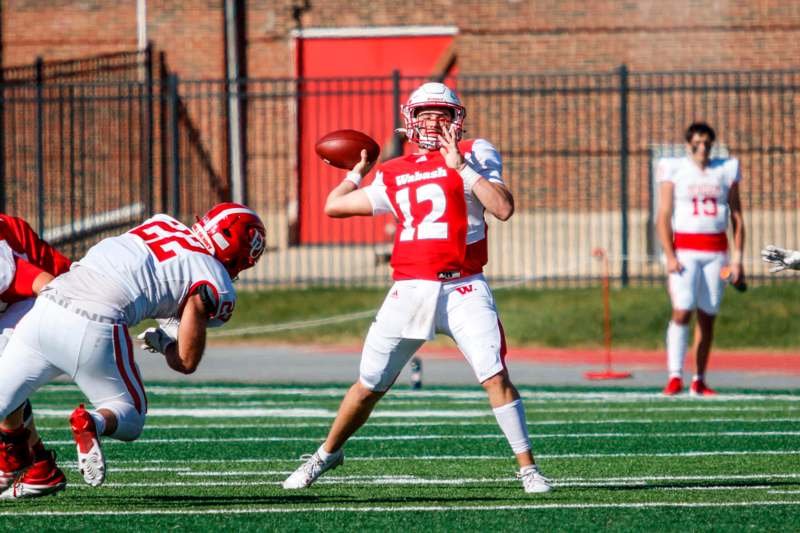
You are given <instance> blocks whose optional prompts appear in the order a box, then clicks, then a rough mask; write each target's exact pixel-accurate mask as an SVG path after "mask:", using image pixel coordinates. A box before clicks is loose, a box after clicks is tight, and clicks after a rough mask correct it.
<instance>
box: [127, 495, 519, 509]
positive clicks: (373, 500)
mask: <svg viewBox="0 0 800 533" xmlns="http://www.w3.org/2000/svg"><path fill="white" fill-rule="evenodd" d="M137 499H138V500H140V501H142V502H143V503H145V504H146V505H151V502H152V503H153V504H157V505H164V504H170V503H174V504H180V505H181V506H182V507H187V506H188V507H205V506H209V505H221V506H227V505H253V504H265V505H278V504H284V505H291V504H298V503H314V504H326V503H329V504H338V505H341V504H354V505H355V504H366V503H370V504H379V503H380V504H399V503H405V504H409V503H492V502H498V501H504V502H505V501H508V499H509V498H508V496H506V497H492V496H486V495H480V496H477V495H476V496H456V497H453V496H431V497H424V496H415V497H408V496H402V497H396V498H392V497H359V496H350V495H346V496H345V495H333V494H318V495H311V494H309V495H301V494H291V495H278V496H269V495H252V496H247V495H227V496H224V495H208V496H194V495H180V496H178V495H156V494H148V495H143V496H139V497H138V498H137Z"/></svg>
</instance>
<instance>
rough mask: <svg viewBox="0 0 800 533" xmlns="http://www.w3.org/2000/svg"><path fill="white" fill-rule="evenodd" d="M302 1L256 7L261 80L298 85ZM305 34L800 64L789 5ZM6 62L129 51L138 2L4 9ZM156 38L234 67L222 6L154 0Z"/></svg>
mask: <svg viewBox="0 0 800 533" xmlns="http://www.w3.org/2000/svg"><path fill="white" fill-rule="evenodd" d="M295 3H298V2H296V1H293V0H279V1H275V2H261V1H255V0H250V1H248V2H247V6H246V12H247V30H246V33H247V45H248V51H247V57H248V69H249V72H250V73H251V75H253V76H290V75H292V73H293V68H294V61H293V48H292V40H291V38H290V31H291V30H292V29H294V28H295V26H296V23H295V21H294V19H293V18H292V5H293V4H295ZM311 4H312V7H311V9H310V10H309V11H307V12H305V13H304V14H303V15H302V17H301V19H300V21H301V24H302V26H303V27H306V28H310V27H341V26H386V25H411V24H422V25H430V24H437V25H455V26H458V27H459V30H460V34H459V37H458V39H457V52H458V57H459V63H460V67H461V69H462V72H465V73H475V72H505V71H509V70H513V71H523V72H543V71H544V72H546V71H556V70H579V71H586V70H590V71H604V70H609V69H611V68H613V67H615V66H617V65H619V64H622V63H627V64H628V65H629V66H630V67H631V69H632V70H697V69H721V68H736V69H771V68H792V67H798V66H800V3H798V2H785V1H783V0H761V1H744V0H729V1H720V0H717V1H715V0H678V1H674V2H663V1H661V0H643V1H637V2H618V1H612V0H597V1H592V2H585V1H582V0H565V1H555V0H537V1H535V2H534V1H515V0H506V1H499V0H494V1H486V0H458V1H456V0H429V1H419V0H413V1H410V2H404V3H403V4H402V9H401V8H400V4H398V3H397V2H396V1H394V0H391V1H387V0H348V1H343V0H326V1H324V2H323V1H320V0H313V1H312V2H311ZM2 16H3V64H4V65H16V64H21V63H28V62H32V61H33V59H34V58H35V57H36V56H37V55H43V56H45V57H46V58H47V59H58V58H71V57H80V56H85V55H91V54H95V53H102V52H110V51H118V50H129V49H131V48H133V47H135V45H136V3H135V2H134V1H129V2H117V1H113V0H72V1H70V0H60V1H52V0H4V1H3V2H2ZM147 26H148V27H147V30H148V37H149V38H150V39H151V40H153V41H154V42H155V44H156V46H157V47H158V48H159V49H163V50H166V51H167V53H168V56H169V59H170V63H171V64H172V65H174V67H175V69H176V70H177V71H178V73H179V74H180V75H181V76H184V77H220V76H221V75H222V74H223V69H224V48H223V47H224V13H223V1H222V0H183V1H181V2H172V1H168V0H149V1H148V2H147Z"/></svg>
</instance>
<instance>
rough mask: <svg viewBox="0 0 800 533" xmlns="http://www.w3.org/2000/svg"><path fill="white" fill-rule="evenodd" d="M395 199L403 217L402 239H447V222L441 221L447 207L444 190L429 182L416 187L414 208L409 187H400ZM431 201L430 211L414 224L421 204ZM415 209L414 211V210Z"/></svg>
mask: <svg viewBox="0 0 800 533" xmlns="http://www.w3.org/2000/svg"><path fill="white" fill-rule="evenodd" d="M395 201H396V202H397V205H398V207H399V208H400V212H401V214H402V218H403V230H402V231H401V232H400V241H413V240H414V239H415V238H416V239H420V240H423V239H447V222H439V220H441V218H442V217H443V216H444V213H445V210H446V209H447V197H446V196H445V194H444V190H442V188H441V187H440V186H439V185H437V184H435V183H428V184H426V185H422V186H421V187H417V188H416V189H414V207H415V209H413V210H412V204H411V191H410V189H409V188H405V189H400V190H398V191H397V193H396V194H395ZM423 202H430V203H431V210H430V212H429V213H428V214H427V215H425V216H424V217H422V220H420V221H419V223H418V224H417V225H416V227H415V226H414V214H413V212H417V215H418V216H417V219H419V217H420V214H419V213H418V211H419V209H420V207H419V206H420V204H422V203H423ZM412 211H413V212H412Z"/></svg>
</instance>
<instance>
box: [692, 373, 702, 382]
mask: <svg viewBox="0 0 800 533" xmlns="http://www.w3.org/2000/svg"><path fill="white" fill-rule="evenodd" d="M703 377H704V376H703V374H695V375H694V377H693V378H692V381H703Z"/></svg>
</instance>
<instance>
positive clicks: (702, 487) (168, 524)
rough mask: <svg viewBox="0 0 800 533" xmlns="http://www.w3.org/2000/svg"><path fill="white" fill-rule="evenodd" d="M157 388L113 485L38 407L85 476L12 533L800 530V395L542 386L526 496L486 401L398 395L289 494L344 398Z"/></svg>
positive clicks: (10, 521) (111, 476) (111, 456)
mask: <svg viewBox="0 0 800 533" xmlns="http://www.w3.org/2000/svg"><path fill="white" fill-rule="evenodd" d="M344 390H345V389H344V387H343V386H338V385H331V386H324V387H319V386H315V387H303V388H296V387H293V388H289V387H277V386H252V385H247V386H238V385H220V384H209V385H202V386H197V385H192V386H176V385H166V384H164V385H154V384H151V385H150V386H149V388H148V392H149V400H150V416H149V419H148V423H147V427H146V428H145V431H144V434H143V435H142V437H141V438H140V439H139V440H138V441H137V442H135V443H119V442H115V441H111V440H104V444H105V448H104V449H105V453H106V457H107V461H108V465H109V466H108V476H107V478H106V483H105V485H104V486H102V487H100V488H91V487H89V486H87V485H84V484H83V482H82V480H81V478H80V477H79V474H77V472H75V470H74V468H75V465H74V460H75V451H74V448H73V445H72V443H71V440H70V434H69V432H68V430H67V422H66V416H67V414H68V413H69V411H70V410H71V409H72V408H73V407H74V405H75V404H77V403H78V402H79V401H80V400H81V395H80V393H79V392H78V391H77V389H75V388H74V387H73V386H72V385H67V384H55V385H51V386H49V387H47V388H45V389H43V390H42V391H40V392H39V393H37V395H36V396H35V398H34V406H35V409H37V410H38V411H39V413H40V414H39V415H38V423H39V426H40V428H41V431H42V433H43V435H44V437H45V439H46V440H47V441H48V442H49V444H50V445H51V446H53V447H54V448H55V449H56V450H57V452H58V455H59V458H60V462H61V464H62V466H63V467H64V468H65V470H67V476H68V478H69V486H68V487H67V490H66V491H65V492H62V493H60V494H59V495H57V496H55V497H50V498H42V499H39V500H30V501H20V502H6V501H3V502H0V529H2V530H4V531H9V530H11V529H12V528H13V530H14V531H44V530H53V529H69V530H83V531H89V530H101V531H109V530H118V531H137V530H138V531H164V530H167V529H177V530H198V531H199V530H202V531H233V530H240V531H257V530H258V531H263V530H281V531H315V530H326V531H357V530H359V529H362V530H370V531H372V530H384V531H401V530H407V531H410V530H414V531H420V530H422V531H457V530H467V531H576V530H592V531H596V530H598V529H601V528H602V529H610V530H637V531H686V530H698V529H709V530H713V531H734V530H737V531H740V530H743V529H747V528H753V529H757V530H758V531H768V530H771V531H789V530H793V529H795V528H796V527H798V524H800V468H798V466H800V460H798V457H800V431H798V422H800V394H798V393H796V392H785V393H780V392H778V393H773V392H770V393H763V392H753V391H750V392H748V391H742V392H741V393H740V394H735V395H727V396H721V397H719V399H713V400H708V399H702V400H699V399H691V398H688V397H684V398H663V397H661V396H660V395H658V394H656V391H655V390H639V391H626V392H619V391H610V390H609V391H603V390H602V389H563V388H536V389H531V388H526V389H524V390H523V397H524V398H525V403H526V407H527V413H528V422H529V428H530V432H531V435H532V437H533V442H534V450H535V451H536V452H537V456H538V461H539V464H540V466H541V468H542V471H543V472H544V473H545V474H546V475H547V476H548V477H550V478H552V479H553V480H554V482H555V486H556V490H555V491H554V492H552V493H550V494H546V495H538V496H536V495H526V494H524V493H523V492H522V488H521V485H520V483H519V482H518V481H517V480H515V479H514V477H513V476H514V462H513V461H512V459H511V456H510V450H509V449H508V445H507V444H506V442H505V440H504V439H503V437H502V436H501V435H500V433H499V430H498V428H497V427H496V425H495V423H494V419H493V418H492V416H491V411H490V410H489V408H488V406H487V403H486V401H485V399H484V397H483V394H482V391H481V390H480V389H479V388H435V389H426V390H423V391H421V392H415V391H410V390H402V389H400V388H398V390H397V391H394V392H392V393H390V394H389V395H388V396H387V397H386V398H385V399H384V401H383V402H382V403H381V404H380V405H379V406H378V409H377V410H376V412H375V414H374V416H373V418H372V419H371V420H370V421H369V422H368V424H367V426H366V427H365V428H363V429H362V431H361V432H360V433H358V434H357V435H356V437H355V438H354V439H352V440H351V442H350V443H348V445H347V447H346V449H345V452H346V457H345V463H344V465H343V466H342V467H340V468H339V469H337V470H335V471H332V472H329V473H328V474H327V475H326V476H324V477H323V478H321V480H320V481H319V482H318V484H316V485H314V486H313V487H312V488H310V489H308V490H305V491H300V492H286V491H283V490H282V489H281V488H280V487H279V482H280V481H281V480H283V479H284V478H285V477H286V475H287V474H288V473H289V472H290V471H291V470H293V469H294V468H295V467H296V466H298V465H299V461H298V458H299V456H300V455H301V454H303V453H310V452H312V451H314V450H315V448H316V447H317V446H318V445H319V443H320V441H321V440H322V438H323V437H324V435H325V434H326V431H327V427H328V425H329V423H330V421H331V417H332V416H333V415H334V413H335V410H336V407H337V405H338V401H339V399H340V397H341V395H342V394H343V393H344Z"/></svg>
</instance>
